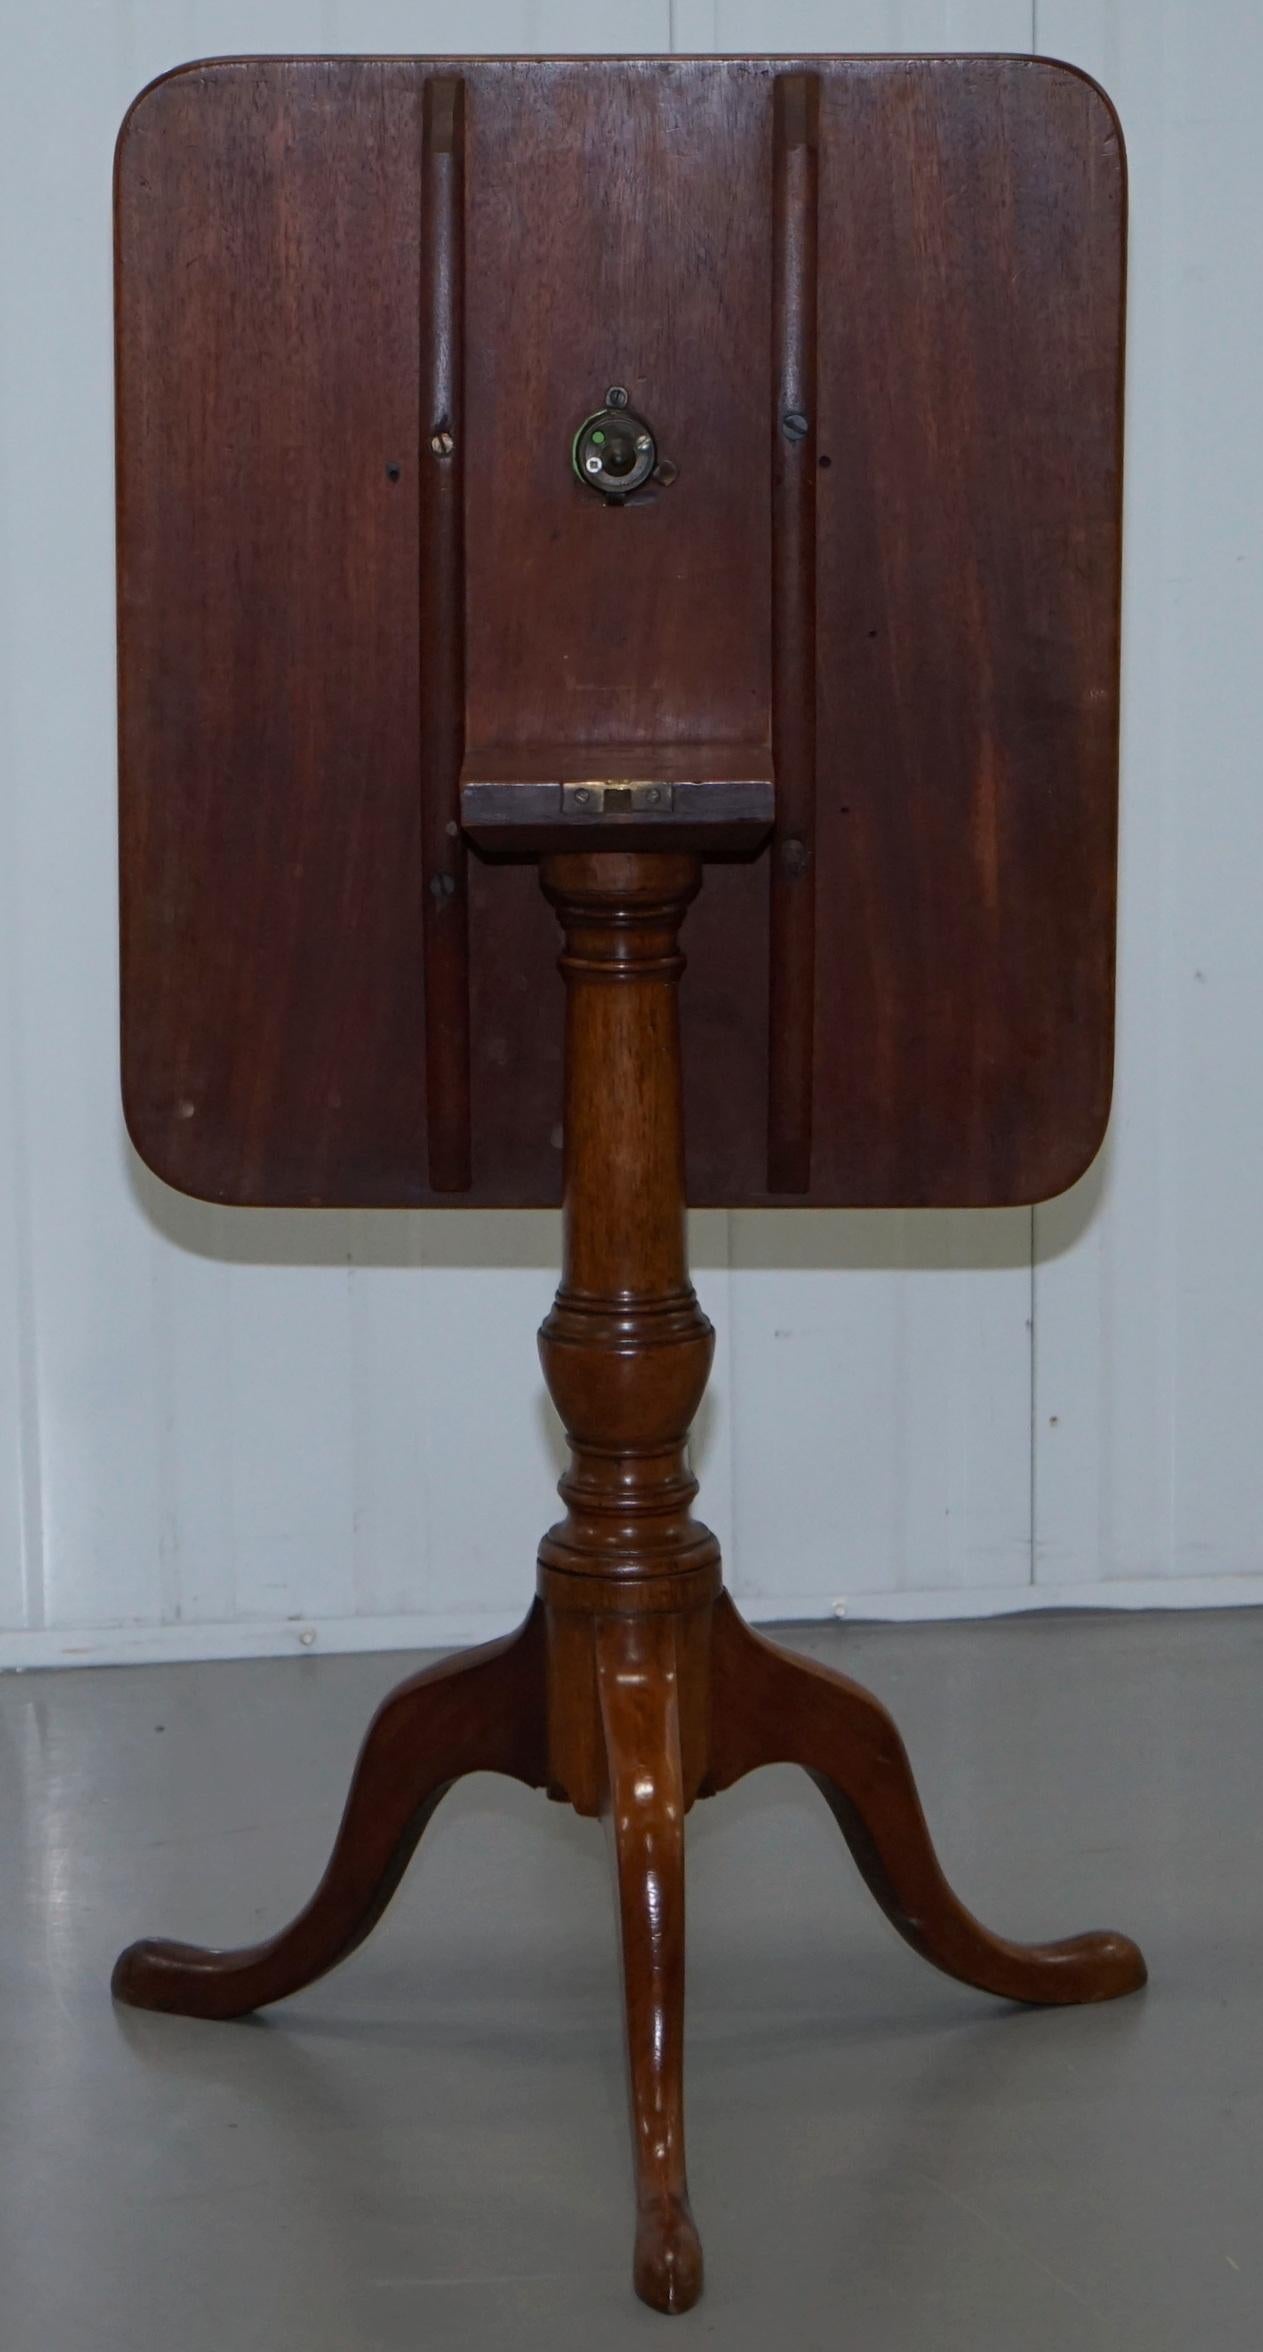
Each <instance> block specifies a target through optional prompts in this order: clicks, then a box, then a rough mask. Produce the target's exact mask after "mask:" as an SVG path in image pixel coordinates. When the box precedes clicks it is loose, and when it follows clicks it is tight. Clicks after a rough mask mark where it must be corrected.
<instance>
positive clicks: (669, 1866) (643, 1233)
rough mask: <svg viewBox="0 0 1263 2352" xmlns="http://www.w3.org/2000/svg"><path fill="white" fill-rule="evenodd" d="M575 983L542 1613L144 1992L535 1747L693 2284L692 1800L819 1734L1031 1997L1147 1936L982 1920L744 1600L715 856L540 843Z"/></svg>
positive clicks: (664, 2224) (252, 1967)
mask: <svg viewBox="0 0 1263 2352" xmlns="http://www.w3.org/2000/svg"><path fill="white" fill-rule="evenodd" d="M542 880H543V885H544V888H545V890H546V892H547V893H548V896H549V898H550V899H551V900H552V902H553V904H554V906H555V907H556V910H557V913H558V916H559V919H560V922H561V926H562V931H563V934H564V947H563V951H562V956H561V969H562V972H563V975H564V978H565V983H566V989H567V1018H566V1137H565V1150H566V1161H565V1212H564V1215H565V1257H564V1266H563V1271H562V1279H561V1286H560V1288H559V1290H558V1293H557V1299H556V1303H555V1305H554V1307H553V1309H552V1312H551V1313H550V1315H549V1316H548V1318H547V1320H546V1322H545V1324H544V1326H543V1329H542V1331H541V1333H540V1353H541V1356H542V1360H543V1366H544V1374H545V1378H546V1380H547V1382H548V1387H549V1392H550V1394H551V1396H552V1398H553V1400H554V1402H555V1404H556V1406H557V1410H558V1412H559V1413H560V1415H561V1419H562V1422H563V1424H564V1426H565V1429H566V1434H567V1438H568V1441H569V1445H570V1452H571V1461H570V1467H569V1468H568V1470H567V1471H566V1473H565V1476H564V1477H563V1478H562V1481H561V1496H562V1500H563V1502H564V1503H565V1506H566V1510H565V1516H564V1518H562V1519H561V1520H559V1521H558V1523H557V1525H556V1526H554V1527H552V1528H550V1529H549V1532H548V1534H547V1535H546V1536H545V1537H544V1540H543V1542H542V1544H541V1546H540V1552H539V1597H538V1600H537V1602H536V1604H535V1606H534V1607H533V1608H532V1610H531V1613H530V1615H529V1616H528V1617H527V1619H526V1622H525V1624H524V1625H523V1626H522V1627H521V1629H520V1631H519V1632H518V1633H517V1634H515V1635H513V1636H511V1637H509V1638H508V1639H507V1640H504V1641H500V1642H492V1643H489V1644H488V1645H487V1646H486V1647H484V1648H482V1649H479V1650H474V1651H471V1652H469V1653H467V1654H466V1655H465V1656H463V1657H457V1658H453V1659H448V1660H445V1661H444V1662H443V1663H442V1664H440V1665H438V1666H435V1667H431V1668H429V1669H428V1670H427V1671H426V1672H425V1673H422V1674H420V1675H417V1676H414V1677H413V1679H412V1680H411V1681H409V1682H405V1683H403V1684H402V1685H401V1686H400V1687H399V1689H397V1690H396V1691H394V1692H393V1693H392V1695H391V1696H390V1697H389V1698H388V1699H387V1700H386V1701H385V1703H384V1705H383V1706H382V1708H381V1710H380V1712H379V1713H378V1715H377V1717H376V1719H375V1721H374V1722H373V1724H372V1725H371V1727H370V1729H369V1732H368V1735H367V1738H366V1740H365V1743H364V1747H363V1750H362V1752H361V1755H360V1759H359V1762H358V1764H357V1766H356V1770H355V1775H354V1778H353V1781H352V1785H351V1791H350V1795H349V1797H348V1800H347V1806H346V1811H345V1814H344V1817H343V1821H342V1825H341V1828H340V1830H339V1833H338V1837H337V1841H336V1844H335V1847H334V1851H333V1855H332V1857H331V1860H330V1862H329V1866H328V1869H327V1871H326V1873H325V1876H324V1878H323V1880H322V1881H321V1884H320V1886H319V1887H318V1889H317V1891H316V1893H315V1895H314V1896H313V1898H312V1900H311V1902H310V1903H309V1904H308V1906H307V1908H306V1909H305V1910H304V1911H303V1912H302V1913H300V1915H299V1917H298V1918H297V1919H295V1920H294V1921H293V1922H292V1923H291V1925H290V1926H289V1927H287V1928H285V1929H283V1930H282V1931H281V1933H280V1934H278V1935H276V1936H274V1937H272V1938H271V1939H270V1940H269V1941H268V1942H266V1943H263V1944H259V1945H256V1946H254V1947H252V1948H250V1949H247V1950H242V1951H207V1950H203V1949H200V1948H197V1947H193V1946H188V1945H183V1944H172V1943H160V1942H146V1943H141V1944H135V1945H133V1946H132V1947H131V1948H130V1949H129V1950H128V1951H126V1952H124V1953H123V1955H122V1957H121V1958H120V1960H119V1962H118V1964H117V1967H116V1969H115V1973H114V1990H115V1993H116V1994H117V1996H118V1998H119V1999H121V2000H124V2001H130V2002H133V2003H135V2004H136V2005H137V2006H139V2007H143V2008H151V2009H167V2010H176V2011H179V2012H181V2013H182V2014H184V2015H187V2016H194V2017H220V2018H227V2017H237V2016H241V2015H242V2014H244V2013H245V2012H246V2011H248V2010H252V2009H257V2008H259V2007H261V2006H263V2005H264V2004H265V2003H267V2002H269V2001H275V2000H279V1999H281V1998H282V1997H283V1996H284V1995H286V1994H288V1993H293V1992H296V1991H297V1990H298V1989H299V1988H300V1987H301V1986H303V1985H306V1984H309V1983H311V1981H312V1980H313V1979H314V1978H315V1977H317V1976H319V1975H321V1974H322V1973H323V1972H324V1971H325V1970H326V1969H328V1968H331V1967H332V1966H333V1965H334V1964H335V1962H337V1961H339V1960H341V1959H344V1958H345V1957H346V1955H347V1954H348V1953H349V1952H351V1951H353V1950H354V1948H355V1946H356V1945H357V1944H359V1943H360V1942H362V1940H363V1938H364V1937H365V1936H366V1935H367V1933H368V1931H369V1929H370V1928H371V1927H372V1926H373V1924H374V1922H375V1921H376V1920H377V1919H378V1918H379V1917H380V1915H381V1913H382V1911H383V1909H384V1908H385V1905H386V1903H387V1901H388V1900H389V1898H390V1895H391V1894H392V1893H393V1891H394V1888H395V1887H396V1886H397V1884H398V1882H399V1879H400V1877H401V1876H402V1873H403V1870H404V1868H405V1866H406V1863H407V1860H408V1857H409V1855H410V1854H411V1852H412V1850H413V1847H414V1846H415V1844H416V1841H417V1839H418V1837H419V1836H420V1834H421V1831H422V1830H423V1828H424V1827H425V1824H426V1822H427V1821H428V1819H429V1817H430V1814H431V1813H432V1812H433V1810H434V1807H435V1806H436V1805H437V1803H438V1802H439V1800H440V1798H441V1797H442V1796H443V1795H444V1794H445V1792H446V1790H447V1789H448V1788H450V1787H451V1785H452V1783H453V1782H454V1781H455V1780H457V1779H459V1778H460V1777H461V1776H462V1775H463V1774H464V1773H467V1772H472V1771H479V1770H489V1771H498V1772H505V1773H509V1774H512V1775H514V1776H515V1777H516V1778H518V1779H520V1780H524V1781H526V1782H528V1783H530V1784H531V1785H533V1786H536V1787H545V1788H547V1789H548V1791H549V1793H550V1794H551V1795H553V1796H556V1797H559V1798H565V1799H568V1800H569V1802H570V1803H571V1804H572V1805H574V1806H575V1808H576V1809H577V1811H579V1812H580V1813H584V1814H592V1815H600V1816H602V1817H603V1818H604V1820H605V1821H606V1823H607V1825H608V1831H609V1838H610V1845H611V1850H612V1854H613V1859H614V1868H615V1877H616V1884H617V1892H618V1906H619V1917H620V1923H621V1930H622V1950H623V1964H624V1983H625V1995H626V2022H627V2052H628V2063H629V2075H630V2098H631V2118H632V2144H633V2156H634V2165H635V2185H636V2205H637V2226H636V2238H635V2258H634V2271H635V2284H636V2289H637V2292H638V2293H639V2294H640V2295H641V2296H643V2298H644V2299H645V2301H646V2302H648V2303H651V2304H653V2305H654V2306H655V2307H656V2308H657V2309H659V2310H662V2311H682V2310H685V2309H687V2308H688V2306H689V2305H690V2304H691V2303H692V2302H694V2301H695V2300H696V2297H697V2295H698V2293H699V2291H700V2287H701V2280H702V2255H701V2246H700V2241H699V2238H698V2234H697V2229H696V2225H695V2223H694V2220H693V2216H692V2213H691V2211H690V2207H689V2200H688V2185H687V2180H686V2174H685V2158H684V2115H683V2009H684V1817H685V1815H686V1813H687V1812H688V1809H689V1807H690V1805H691V1804H692V1803H693V1801H694V1799H695V1798H696V1797H698V1796H705V1795H710V1794H713V1793H714V1792H715V1791H716V1790H719V1789H722V1788H726V1787H728V1786H729V1785H730V1784H731V1783H732V1782H733V1781H735V1780H738V1779H739V1778H740V1777H741V1776H742V1775H743V1774H744V1773H746V1772H749V1771H751V1770H753V1769H754V1768H755V1767H756V1766H758V1765H761V1764H770V1763H776V1762H790V1763H797V1764H801V1765H802V1766H803V1767H804V1768H805V1769H806V1770H807V1772H808V1773H809V1774H810V1775H811V1777H812V1778H813V1779H814V1780H815V1781H816V1783H817V1785H818V1786H819V1788H820V1789H821V1792H822V1794H823V1795H824V1797H825V1799H826V1801H827V1802H828V1804H829V1805H830V1807H831V1808H832V1810H833V1813H834V1814H835V1816H836V1818H837V1821H838V1823H839V1826H840V1828H841V1829H842V1832H843V1835H844V1836H845V1838H846V1839H847V1842H848V1844H849V1845H850V1847H851V1850H852V1853H853V1854H854V1856H855V1859H856V1861H857V1863H858V1864H859V1867H860V1869H861V1871H862V1872H863V1874H864V1877H865V1879H866V1881H867V1883H868V1885H869V1887H870V1888H871V1889H872V1892H873V1894H874V1895H875V1896H876V1898H877V1900H878V1902H879V1903H880V1904H881V1906H882V1908H883V1910H884V1911H885V1912H886V1914H887V1916H888V1918H889V1919H890V1920H891V1921H892V1922H893V1924H894V1926H895V1927H896V1928H897V1929H898V1930H899V1932H900V1934H901V1935H902V1936H904V1937H905V1939H906V1940H907V1941H908V1942H909V1943H910V1944H912V1945H913V1946H914V1948H915V1949H916V1950H917V1951H919V1952H921V1953H923V1954H924V1956H925V1957H926V1958H927V1959H928V1960H931V1961H933V1962H934V1964H935V1965H936V1966H937V1967H939V1968H942V1969H945V1970H946V1971H947V1972H948V1974H950V1975H952V1976H956V1977H960V1978H962V1979H964V1981H965V1982H966V1983H969V1984H973V1985H977V1986H979V1987H980V1988H981V1989H983V1990H985V1991H987V1992H992V1993H997V1994H999V1995H1001V1996H1002V1997H1004V1998H1006V1999H1009V2000H1015V2001H1030V2002H1047V2003H1058V2002H1079V2001H1102V2000H1109V1999H1111V1998H1112V1997H1114V1996H1115V1995H1116V1994H1119V1993H1125V1992H1130V1991H1132V1990H1133V1989H1134V1988H1135V1987H1137V1986H1138V1985H1140V1984H1142V1983H1143V1982H1144V1977H1145V1968H1144V1962H1143V1960H1142V1958H1141V1956H1140V1953H1139V1952H1138V1951H1137V1949H1136V1947H1135V1945H1134V1944H1132V1943H1131V1942H1130V1941H1129V1940H1128V1939H1127V1938H1126V1937H1125V1936H1121V1935H1117V1934H1113V1933H1109V1932H1106V1933H1098V1934H1093V1935H1085V1936H1078V1937H1074V1938H1071V1939H1069V1940H1068V1941H1065V1942H1061V1943H1047V1944H1034V1945H1023V1944H1013V1943H1009V1942H1007V1941H1005V1940H1004V1939H1003V1938H1002V1937H999V1936H996V1935H994V1934H992V1933H991V1932H990V1931H989V1930H988V1929H986V1928H984V1927H982V1926H981V1925H980V1924H979V1922H978V1921H977V1920H975V1919H974V1918H972V1916H971V1915H970V1913H969V1912H968V1911H966V1910H965V1908H964V1906H963V1905H962V1904H961V1903H960V1902H959V1901H958V1899H957V1897H956V1896H955V1895H954V1894H953V1892H952V1890H951V1888H950V1887H949V1885H948V1884H947V1881H946V1879H945V1878H944V1876H943V1874H942V1871H941V1870H940V1868H939V1865H938V1862H937V1860H936V1859H935V1855H934V1851H933V1847H932V1845H931V1843H930V1838H929V1833H928V1830H927V1828H926V1825H925V1820H924V1816H923V1814H922V1811H921V1807H920V1804H919V1802H918V1799H917V1793H916V1788H915V1785H914V1782H913V1778H912V1772H911V1767H910V1765H909V1763H908V1759H907V1755H906V1753H905V1750H904V1747H903V1743H902V1741H901V1739H900V1737H899V1734H898V1732H897V1731H896V1729H895V1727H894V1724H893V1723H892V1721H891V1719H890V1717H889V1716H888V1715H887V1713H886V1711H885V1709H884V1708H883V1707H881V1706H880V1705H879V1704H878V1702H877V1701H876V1700H875V1699H873V1698H871V1697H870V1696H869V1695H868V1693H867V1692H865V1691H863V1690H861V1689H860V1688H859V1686H858V1685H857V1684H855V1683H852V1682H848V1681H847V1680H845V1679H844V1678H843V1677H842V1676H840V1675H836V1674H831V1673H828V1672H826V1671H825V1669H824V1668H822V1667H819V1666H816V1665H813V1664H810V1663H808V1662H807V1661H806V1660H804V1659H801V1658H798V1657H795V1656H793V1655H792V1654H791V1653H789V1652H787V1651H784V1650H781V1649H778V1648H777V1647H776V1646H775V1645H774V1644H772V1643H771V1642H768V1641H765V1640H764V1639H762V1637H761V1636H759V1635H758V1634H755V1633H753V1632H751V1631H750V1630H749V1628H748V1627H746V1626H745V1625H744V1624H743V1622H742V1620H741V1619H740V1618H739V1617H738V1615H737V1613H736V1611H735V1609H734V1608H733V1606H732V1603H731V1602H730V1600H729V1599H728V1598H727V1596H726V1594H725V1593H724V1592H723V1590H722V1586H721V1575H720V1562H719V1548H718V1545H717V1544H716V1541H715V1538H714V1536H713V1535H712V1534H711V1533H710V1531H709V1529H707V1528H706V1527H704V1526H702V1524H701V1523H700V1522H699V1521H698V1520H696V1519H695V1518H694V1517H693V1511H692V1505H693V1498H694V1495H695V1493H696V1491H697V1482H696V1480H695V1479H694V1477H693V1474H692V1471H691V1469H690V1467H689V1462H688V1452H687V1445H688V1432H689V1427H690V1424H691V1422H692V1420H693V1417H694V1415H695V1413H696V1411H697V1407H698V1404H699V1402H700V1400H701V1396H702V1393H703V1390H704V1388H705V1384H706V1378H707V1374H708V1372H709V1369H710V1361H711V1354H712V1348H713V1333H712V1330H711V1327H710V1324H709V1323H708V1322H707V1320H706V1317H705V1315H704V1314H703V1313H702V1311H701V1309H700V1307H699V1306H698V1303H697V1300H696V1298H695V1296H694V1293H693V1289H692V1285H691V1283H690V1281H689V1277H688V1265H687V1255H686V1248H685V1199H684V1160H683V1125H682V1113H681V1089H680V1048H679V1022H678V990H679V979H680V973H681V971H682V969H683V956H682V954H681V951H680V944H679V932H680V926H681V923H682V921H683V918H684V916H685V913H686V911H687V908H688V905H689V902H690V900H691V899H692V898H693V897H694V895H695V893H696V891H697V889H698V886H699V882H700V867H699V864H698V861H697V860H696V859H695V858H694V857H691V856H687V855H681V854H674V853H673V854H665V853H664V854H646V853H639V852H638V853H631V852H627V853H622V852H599V853H591V854H586V855H584V854H574V855H554V856H549V857H546V858H544V860H543V861H542Z"/></svg>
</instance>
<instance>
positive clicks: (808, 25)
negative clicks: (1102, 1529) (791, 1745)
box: [699, 0, 1031, 1615]
mask: <svg viewBox="0 0 1263 2352" xmlns="http://www.w3.org/2000/svg"><path fill="white" fill-rule="evenodd" d="M714 20H715V30H714V41H713V46H714V47H716V48H717V49H720V50H729V49H745V48H757V47H759V46H775V47H776V48H778V49H784V50H795V49H799V48H804V49H811V48H818V49H832V50H850V49H865V48H871V49H879V50H938V49H987V48H998V49H1006V50H1023V49H1028V48H1029V47H1030V45H1031V11H1030V5H1029V0H858V4H855V5H848V6H844V7H839V6H836V5H833V4H831V0H788V4H787V5H786V6H784V7H782V8H779V9H778V10H777V11H776V18H775V25H774V26H773V24H772V22H771V20H770V17H769V12H768V9H767V5H766V0H716V6H715V9H714ZM699 29H700V28H699ZM732 1263H733V1277H732V1291H733V1348H734V1356H733V1456H734V1463H735V1472H734V1479H735V1484H734V1521H735V1527H736V1544H735V1550H734V1552H733V1554H732V1557H731V1558H730V1561H729V1572H730V1576H731V1579H732V1582H733V1584H734V1588H735V1590H736V1591H737V1593H738V1594H739V1596H740V1597H741V1598H742V1599H743V1600H744V1601H745V1602H746V1604H747V1606H749V1607H750V1608H751V1609H753V1610H754V1611H755V1613H756V1614H762V1615H775V1613H776V1612H777V1611H778V1610H784V1611H786V1612H790V1613H793V1614H795V1615H800V1614H805V1615H812V1614H822V1615H823V1614H826V1613H827V1612H828V1611H829V1610H830V1609H831V1608H833V1607H835V1606H838V1605H842V1606H844V1607H846V1608H847V1609H849V1610H858V1611H860V1612H863V1611H864V1610H865V1609H869V1610H873V1609H877V1610H888V1609H892V1608H902V1607H906V1608H910V1609H916V1608H919V1607H938V1608H942V1607H948V1606H954V1605H966V1606H967V1605H969V1604H968V1603H967V1602H964V1603H962V1602H961V1600H960V1596H962V1595H963V1594H965V1593H967V1592H970V1591H973V1592H976V1593H977V1594H979V1595H980V1596H988V1597H987V1598H980V1599H979V1600H978V1602H977V1603H976V1604H975V1605H978V1606H987V1605H991V1602H992V1601H993V1600H994V1598H995V1596H997V1595H1001V1596H1004V1597H1008V1596H1010V1595H1014V1594H1019V1593H1020V1592H1021V1591H1022V1589H1023V1588H1024V1587H1025V1586H1026V1585H1027V1583H1028V1581H1029V1577H1030V1411H1031V1402H1030V1360H1031V1355H1030V1351H1031V1332H1030V1216H1029V1213H1028V1212H1027V1211H1025V1210H1020V1211H1005V1212H1000V1213H994V1214H992V1213H973V1214H964V1213H962V1214H960V1215H941V1214H933V1215H929V1214H908V1215H902V1214H901V1215H894V1214H873V1213H871V1212H837V1213H834V1212H823V1213H816V1214H814V1215H810V1216H809V1215H807V1214H806V1213H803V1212H799V1213H798V1214H797V1215H795V1214H794V1213H793V1212H784V1213H781V1212H777V1213H775V1214H762V1215H754V1214H743V1215H740V1216H738V1217H735V1218H734V1219H733V1245H732ZM930 1596H935V1597H934V1598H931V1597H930Z"/></svg>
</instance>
